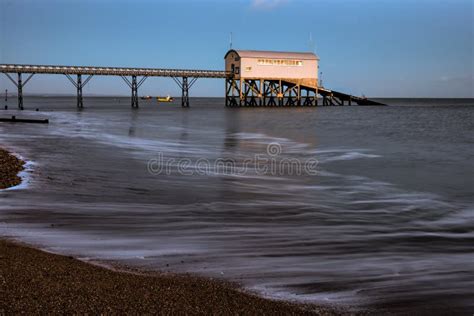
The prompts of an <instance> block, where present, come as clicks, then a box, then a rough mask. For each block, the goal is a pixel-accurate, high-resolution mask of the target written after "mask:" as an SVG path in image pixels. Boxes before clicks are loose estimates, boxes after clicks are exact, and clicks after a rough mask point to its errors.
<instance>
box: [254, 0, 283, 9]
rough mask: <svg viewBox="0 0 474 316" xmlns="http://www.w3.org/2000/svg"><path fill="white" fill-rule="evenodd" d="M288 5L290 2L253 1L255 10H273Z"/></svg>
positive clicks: (274, 0)
mask: <svg viewBox="0 0 474 316" xmlns="http://www.w3.org/2000/svg"><path fill="white" fill-rule="evenodd" d="M286 3H288V0H252V2H251V7H252V8H253V9H260V10H271V9H275V8H277V7H280V6H282V5H284V4H286Z"/></svg>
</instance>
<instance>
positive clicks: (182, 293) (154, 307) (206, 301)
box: [0, 237, 342, 315]
mask: <svg viewBox="0 0 474 316" xmlns="http://www.w3.org/2000/svg"><path fill="white" fill-rule="evenodd" d="M0 254H1V255H0V270H1V271H2V273H1V278H2V279H3V280H2V282H0V296H1V297H2V298H3V299H2V300H0V311H1V312H3V313H5V314H16V313H20V312H23V313H28V314H29V313H44V312H47V313H68V314H69V313H75V314H77V313H79V314H83V313H89V314H91V313H92V314H102V313H133V314H135V313H159V314H252V315H254V314H258V315H263V314H286V315H340V314H342V311H339V312H337V311H336V310H333V309H329V308H326V307H318V306H316V305H309V304H308V305H305V304H299V303H293V302H286V301H276V300H270V299H266V298H262V297H260V296H257V295H255V294H252V293H248V292H245V291H244V290H243V289H241V288H239V287H238V286H233V285H232V284H231V283H228V282H225V281H219V280H214V279H209V278H204V277H199V276H192V275H186V274H163V273H159V272H156V273H151V272H145V271H141V270H136V271H134V270H131V269H127V270H125V269H124V268H122V267H120V268H117V269H114V268H109V267H104V266H100V265H95V264H93V263H88V262H83V261H80V260H78V259H75V258H73V257H71V256H63V255H58V254H53V253H49V252H45V251H42V250H38V249H35V248H32V247H30V246H28V245H24V244H21V243H19V242H16V241H13V240H11V239H8V238H4V237H1V238H0Z"/></svg>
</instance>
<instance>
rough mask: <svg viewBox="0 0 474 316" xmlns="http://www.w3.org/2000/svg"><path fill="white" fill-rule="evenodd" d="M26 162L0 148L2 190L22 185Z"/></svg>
mask: <svg viewBox="0 0 474 316" xmlns="http://www.w3.org/2000/svg"><path fill="white" fill-rule="evenodd" d="M24 165H25V162H24V161H23V160H21V159H20V158H18V157H17V156H15V155H14V154H12V153H11V152H9V151H8V150H5V149H3V148H0V190H2V189H7V188H11V187H14V186H17V185H20V184H21V182H22V179H21V177H20V176H19V175H18V174H19V173H20V172H21V171H23V170H24V169H25V168H24Z"/></svg>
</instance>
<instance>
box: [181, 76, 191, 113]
mask: <svg viewBox="0 0 474 316" xmlns="http://www.w3.org/2000/svg"><path fill="white" fill-rule="evenodd" d="M181 106H182V107H186V108H189V85H188V77H183V85H182V87H181Z"/></svg>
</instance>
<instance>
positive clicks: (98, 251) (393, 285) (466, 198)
mask: <svg viewBox="0 0 474 316" xmlns="http://www.w3.org/2000/svg"><path fill="white" fill-rule="evenodd" d="M29 102H32V103H35V107H38V106H39V107H40V108H42V109H48V108H49V109H51V110H53V111H50V112H40V113H29V112H27V111H26V112H23V113H22V115H36V116H41V115H43V116H44V115H46V116H48V117H49V118H50V121H51V124H49V126H27V125H0V132H1V133H0V140H1V143H2V146H6V147H8V148H11V149H14V150H15V151H17V152H18V153H20V154H21V155H22V156H24V157H25V159H28V160H30V161H32V164H31V165H30V166H29V167H28V168H27V171H26V174H27V175H28V179H29V180H28V182H27V184H26V185H25V184H24V185H22V186H21V187H18V188H15V189H12V190H7V191H3V192H1V193H0V198H1V201H2V204H1V207H0V225H1V226H0V228H1V231H2V234H3V235H15V236H17V237H19V238H20V239H22V240H25V241H28V242H32V243H35V244H40V245H42V246H43V247H46V248H48V249H50V250H53V251H57V252H61V253H70V254H75V255H78V256H80V257H83V258H95V259H97V258H99V259H114V260H121V261H123V262H126V263H128V264H133V265H138V266H145V267H148V268H150V267H151V268H155V269H159V270H171V271H177V272H181V271H191V272H197V273H200V274H203V275H210V276H216V277H222V278H227V279H231V280H235V281H238V282H241V283H242V284H243V285H245V286H247V287H248V288H251V289H254V290H257V291H259V292H261V293H264V294H265V295H269V296H273V297H282V298H287V299H288V298H289V299H296V300H308V301H312V302H320V303H321V302H322V303H330V304H347V305H349V306H352V307H353V308H365V307H367V306H378V307H379V308H387V309H389V310H391V311H400V312H403V311H406V310H413V309H414V308H416V309H418V310H420V311H423V308H424V307H425V306H426V305H428V306H432V307H436V308H439V309H438V311H443V308H444V310H447V311H450V312H453V313H454V312H462V311H469V310H471V311H472V310H473V308H474V306H473V301H474V300H472V298H473V290H472V289H473V288H474V274H473V271H472V268H471V267H472V262H473V259H474V256H473V251H472V245H473V242H474V233H473V232H474V219H473V216H472V214H473V213H472V212H473V211H474V207H473V194H472V188H473V187H474V181H473V177H472V176H469V175H472V170H473V163H472V156H473V153H474V151H473V146H472V139H474V128H473V127H474V123H473V122H474V119H473V107H470V106H466V105H458V106H450V107H448V106H442V105H440V106H436V107H433V106H431V104H430V103H429V102H434V101H432V100H431V101H427V102H428V103H427V104H426V106H419V105H417V106H410V104H409V102H408V103H407V104H405V105H406V106H395V107H384V108H364V107H334V108H317V109H239V110H236V109H225V108H224V107H223V106H222V104H221V103H222V102H221V100H215V99H200V100H197V101H196V104H197V105H196V106H195V107H193V108H191V109H186V110H182V109H180V108H179V107H173V106H167V107H157V106H156V105H155V104H152V103H146V102H142V103H143V104H142V107H141V109H140V110H139V111H133V110H130V109H128V108H124V104H127V103H126V102H121V105H118V101H117V100H112V99H106V98H100V99H92V100H90V101H89V102H88V103H89V107H90V108H86V109H85V110H84V111H82V112H76V111H74V110H73V106H71V104H74V101H73V100H72V99H67V98H64V99H61V98H49V99H48V98H38V99H32V100H30V101H29ZM399 102H401V101H399ZM444 102H447V101H444ZM453 102H454V101H453ZM36 105H37V106H36ZM69 108H71V109H69ZM7 112H8V113H7ZM14 112H15V111H5V112H4V113H7V114H11V113H14ZM440 126H442V128H440ZM270 143H275V144H278V145H279V146H280V149H281V152H279V153H278V159H296V160H298V161H304V160H306V159H310V158H315V159H317V160H318V162H319V163H318V173H317V175H309V174H304V175H295V174H292V173H290V172H286V173H276V174H272V173H267V174H261V173H259V172H257V170H256V169H255V166H254V165H248V166H247V167H248V168H247V171H246V172H245V173H244V174H241V173H239V174H233V173H226V172H216V171H215V170H214V172H208V173H205V174H198V173H194V174H193V175H192V176H186V175H183V173H182V172H180V170H179V166H178V164H177V163H172V164H171V166H169V170H170V172H168V173H162V174H159V175H158V174H151V173H149V172H148V170H147V163H148V161H149V160H150V159H153V158H156V157H157V156H158V155H162V156H163V157H164V159H165V160H166V161H174V162H176V161H179V159H188V160H189V161H190V164H189V165H188V168H190V169H192V170H196V169H198V167H199V166H198V164H197V161H198V160H199V159H206V161H209V162H215V161H216V160H218V159H232V161H234V162H235V165H234V167H235V168H241V167H242V166H243V165H244V164H245V161H246V160H248V159H249V158H251V157H255V156H256V155H263V156H265V155H267V156H268V152H267V149H268V148H267V146H268V144H270Z"/></svg>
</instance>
